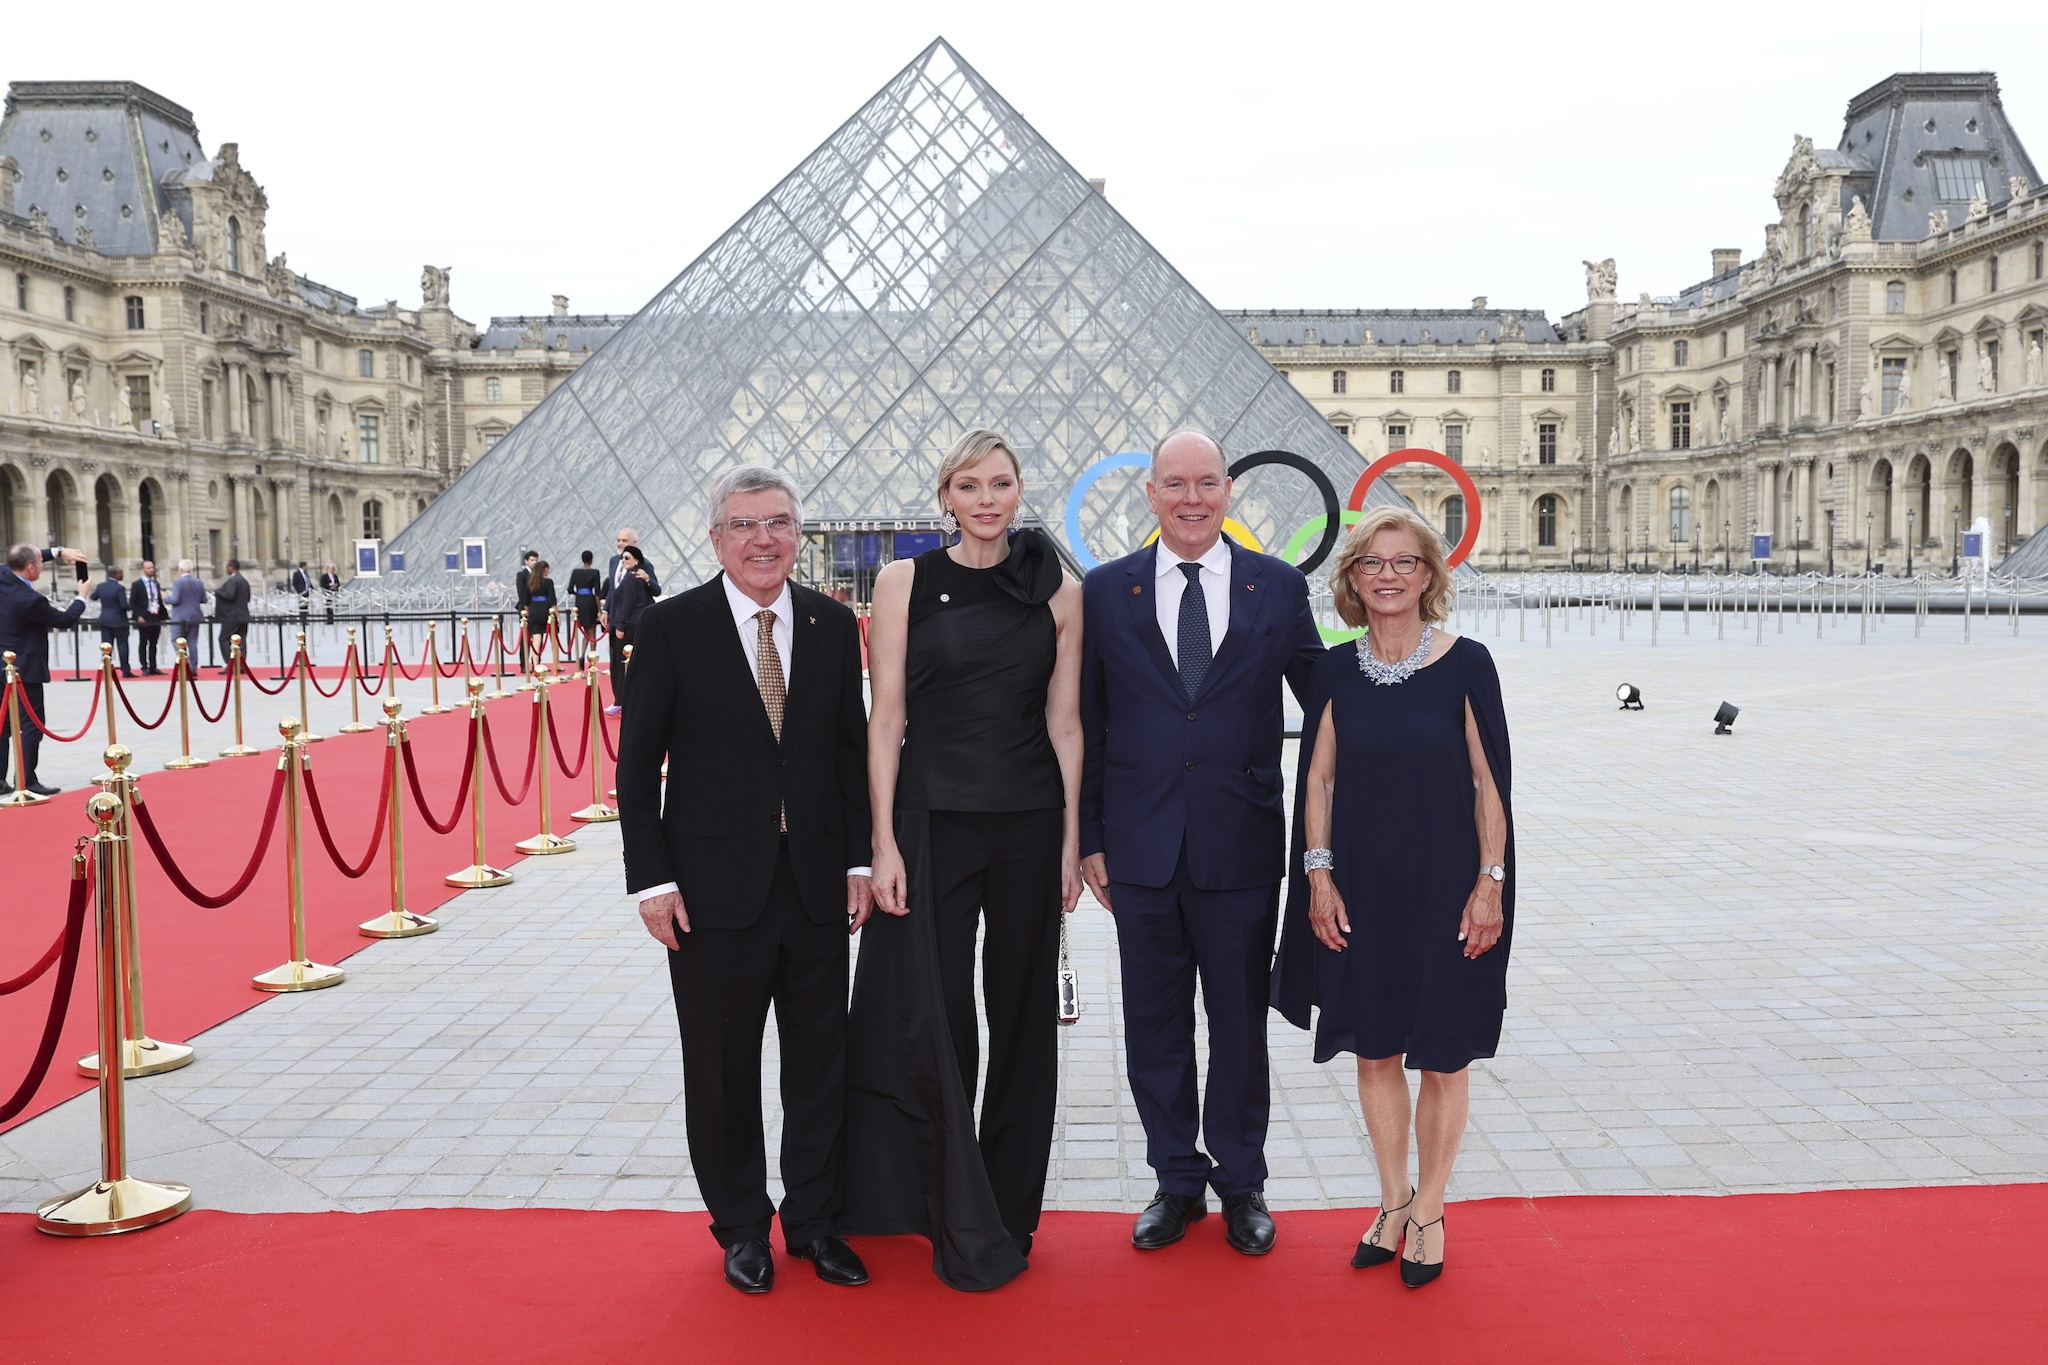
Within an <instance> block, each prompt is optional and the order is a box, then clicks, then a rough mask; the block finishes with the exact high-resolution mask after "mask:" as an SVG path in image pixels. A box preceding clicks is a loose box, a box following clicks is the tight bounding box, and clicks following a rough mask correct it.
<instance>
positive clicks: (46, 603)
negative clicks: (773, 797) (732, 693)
mask: <svg viewBox="0 0 2048 1365" xmlns="http://www.w3.org/2000/svg"><path fill="white" fill-rule="evenodd" d="M49 559H54V560H57V561H59V562H61V563H65V564H83V563H85V556H84V555H82V554H80V553H79V552H78V551H76V550H67V549H65V548H64V547H63V546H62V545H53V546H51V547H50V548H49V549H47V550H39V549H37V548H36V547H35V546H33V545H16V546H14V547H12V548H11V549H9V550H8V552H7V571H6V572H5V573H0V650H11V651H12V652H13V654H14V668H15V675H16V677H18V678H19V679H20V681H21V700H22V705H23V706H25V707H28V708H30V709H32V710H34V712H35V713H36V714H37V715H39V716H44V717H47V716H48V715H49V712H47V711H45V710H44V709H43V684H44V683H46V682H48V681H49V680H50V630H51V628H52V627H54V626H67V625H70V624H71V623H72V622H73V621H76V620H77V619H78V618H79V617H80V616H82V615H84V614H85V599H84V598H83V597H78V598H74V599H72V602H71V605H70V606H68V607H66V608H65V609H64V610H62V611H58V610H57V608H56V607H54V606H52V605H51V603H50V600H49V599H48V598H47V597H44V596H43V595H42V594H41V593H39V592H37V591H36V590H35V581H36V580H37V579H38V578H41V577H42V576H43V561H44V560H49ZM13 730H14V717H13V714H12V709H11V708H10V709H9V710H8V711H7V712H4V713H0V796H6V795H8V794H10V793H11V792H13V790H14V788H13V787H11V786H9V785H8V784H7V765H8V764H10V763H12V762H13V761H14V744H13V742H12V738H11V737H12V734H13ZM42 748H43V732H42V731H41V730H40V729H38V728H36V723H35V722H34V721H32V720H30V719H28V717H27V716H26V714H24V715H23V717H22V724H21V771H20V772H19V773H17V774H15V776H16V778H17V779H18V780H19V781H20V783H21V787H22V790H23V791H31V792H34V793H35V794H36V795H38V796H55V795H56V794H57V789H56V788H55V787H49V786H45V785H44V784H42V783H41V782H38V781H36V758H37V757H38V756H39V755H40V754H41V752H42ZM861 813H862V816H863V824H862V838H866V824H865V816H866V813H867V802H866V801H865V800H863V801H862V802H861Z"/></svg>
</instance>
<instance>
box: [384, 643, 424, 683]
mask: <svg viewBox="0 0 2048 1365" xmlns="http://www.w3.org/2000/svg"><path fill="white" fill-rule="evenodd" d="M391 662H392V663H394V664H396V665H398V676H399V677H401V678H403V679H405V680H406V681H407V682H418V681H419V680H420V679H421V678H424V677H426V676H427V652H426V650H425V649H422V650H420V666H419V670H418V671H417V672H414V673H408V672H406V671H405V662H404V661H403V660H402V659H400V658H399V657H398V646H397V645H393V646H391Z"/></svg>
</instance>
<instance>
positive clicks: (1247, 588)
mask: <svg viewBox="0 0 2048 1365" xmlns="http://www.w3.org/2000/svg"><path fill="white" fill-rule="evenodd" d="M1258 586H1259V585H1258V584H1256V583H1247V584H1245V585H1244V590H1245V591H1246V592H1250V591H1252V590H1253V589H1254V588H1256V587H1258Z"/></svg>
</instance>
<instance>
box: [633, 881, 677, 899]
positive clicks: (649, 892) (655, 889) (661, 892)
mask: <svg viewBox="0 0 2048 1365" xmlns="http://www.w3.org/2000/svg"><path fill="white" fill-rule="evenodd" d="M681 889H682V888H680V887H678V886H677V885H676V884H675V883H674V882H663V883H662V884H661V885H660V886H650V887H648V888H646V889H645V890H643V891H640V892H639V893H637V894H638V896H639V898H640V899H641V900H642V901H651V900H653V899H654V898H655V897H656V896H666V895H668V894H669V893H670V892H672V891H679V890H681Z"/></svg>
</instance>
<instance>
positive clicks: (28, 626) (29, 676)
mask: <svg viewBox="0 0 2048 1365" xmlns="http://www.w3.org/2000/svg"><path fill="white" fill-rule="evenodd" d="M720 591H721V592H722V591H723V589H721V590H720ZM84 614H85V599H84V598H83V597H75V598H73V599H72V600H71V605H70V606H68V607H66V608H64V610H62V611H59V610H57V609H56V608H55V607H53V606H51V605H50V599H49V598H47V597H45V596H43V595H42V594H41V593H39V592H37V591H36V590H35V587H34V585H33V584H31V583H29V581H28V580H27V579H25V578H23V577H22V576H21V575H20V574H18V573H16V572H14V570H12V569H9V568H5V567H0V649H11V650H13V651H14V666H15V667H16V668H17V669H19V670H20V671H21V680H22V681H23V682H25V683H46V682H48V681H49V680H50V631H51V630H52V629H54V628H56V627H59V626H68V625H70V624H71V623H72V622H73V621H76V620H77V619H78V618H79V617H80V616H82V615H84ZM726 624H727V625H728V626H729V625H731V624H732V618H731V617H730V616H728V617H726ZM733 640H734V642H735V643H734V646H733V647H734V648H738V647H739V646H738V643H737V642H738V640H739V636H738V635H734V636H733ZM740 662H741V664H742V665H744V664H745V663H746V659H745V657H744V656H742V658H741V659H740ZM634 681H635V682H638V681H639V679H637V678H635V679H634ZM856 695H858V694H856ZM763 714H764V715H765V714H766V713H765V712H764V713H763ZM763 723H764V724H765V723H766V722H765V721H764V722H763ZM861 810H862V811H863V812H865V811H866V810H867V802H866V799H865V798H863V799H862V802H861ZM858 861H859V862H861V863H865V862H866V861H867V859H866V858H864V857H863V858H861V859H859V860H858ZM853 866H855V864H854V863H848V864H847V867H853ZM844 870H845V869H844V868H842V869H841V871H842V872H844Z"/></svg>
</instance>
